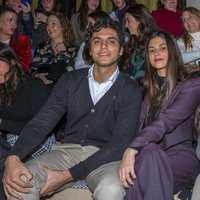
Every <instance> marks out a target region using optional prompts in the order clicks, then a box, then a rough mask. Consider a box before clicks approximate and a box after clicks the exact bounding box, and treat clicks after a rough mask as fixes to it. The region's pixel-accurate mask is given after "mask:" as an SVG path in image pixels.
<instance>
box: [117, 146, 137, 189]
mask: <svg viewBox="0 0 200 200" xmlns="http://www.w3.org/2000/svg"><path fill="white" fill-rule="evenodd" d="M137 153H138V151H136V150H135V149H132V148H128V149H126V151H125V152H124V155H123V158H122V162H121V165H120V168H119V180H120V183H121V185H122V186H123V187H125V188H129V185H133V184H134V182H133V179H135V178H136V175H135V170H134V166H135V156H136V154H137Z"/></svg>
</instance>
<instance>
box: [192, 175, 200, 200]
mask: <svg viewBox="0 0 200 200" xmlns="http://www.w3.org/2000/svg"><path fill="white" fill-rule="evenodd" d="M199 199H200V174H199V175H198V176H197V179H196V181H195V184H194V187H193V192H192V200H199Z"/></svg>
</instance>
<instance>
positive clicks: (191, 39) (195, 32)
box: [177, 7, 200, 66]
mask: <svg viewBox="0 0 200 200" xmlns="http://www.w3.org/2000/svg"><path fill="white" fill-rule="evenodd" d="M181 19H182V22H183V25H184V29H185V31H184V34H183V37H182V38H180V39H179V40H178V41H177V43H178V46H179V49H180V51H181V54H182V58H183V61H184V64H189V65H195V64H196V65H198V66H200V63H199V62H200V10H198V9H197V8H193V7H187V8H185V9H184V10H183V14H182V17H181Z"/></svg>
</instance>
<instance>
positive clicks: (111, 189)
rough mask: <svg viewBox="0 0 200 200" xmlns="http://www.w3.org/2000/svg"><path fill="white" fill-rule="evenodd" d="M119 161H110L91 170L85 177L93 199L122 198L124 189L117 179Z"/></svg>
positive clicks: (110, 199)
mask: <svg viewBox="0 0 200 200" xmlns="http://www.w3.org/2000/svg"><path fill="white" fill-rule="evenodd" d="M119 165H120V161H117V162H111V163H108V164H105V165H102V166H101V167H99V168H97V169H96V170H94V171H92V172H91V173H90V174H89V175H88V176H87V178H86V181H87V184H88V187H89V189H90V190H91V191H92V192H93V199H94V200H122V199H123V197H124V196H125V189H124V188H123V187H122V186H121V184H120V182H119V179H118V170H119Z"/></svg>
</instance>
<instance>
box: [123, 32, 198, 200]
mask: <svg viewBox="0 0 200 200" xmlns="http://www.w3.org/2000/svg"><path fill="white" fill-rule="evenodd" d="M146 55H147V57H146V74H145V77H144V87H145V92H146V96H145V98H144V100H143V104H142V109H141V113H140V120H139V124H138V129H137V133H136V137H134V139H133V141H132V142H131V143H130V145H129V148H127V150H126V151H125V153H124V156H123V159H122V163H121V166H120V170H119V177H120V182H121V184H122V185H123V186H124V187H126V188H127V190H126V192H127V194H126V197H125V199H129V200H132V199H140V200H155V199H166V200H168V199H170V200H171V199H174V198H173V194H175V193H177V192H178V191H180V190H182V189H184V188H187V187H192V185H193V181H194V180H195V178H196V176H197V174H198V173H199V169H200V168H199V160H198V158H197V156H196V153H195V149H194V148H193V146H192V144H193V134H192V132H193V122H194V115H195V112H196V109H197V107H198V105H199V104H200V78H199V77H195V76H194V77H192V75H189V74H188V73H187V71H186V69H185V68H184V64H183V61H182V58H181V54H180V52H179V49H178V46H177V44H176V41H174V39H173V37H172V36H170V34H169V33H166V32H162V31H157V32H154V33H152V35H151V36H150V37H149V39H148V41H147V48H146Z"/></svg>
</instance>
